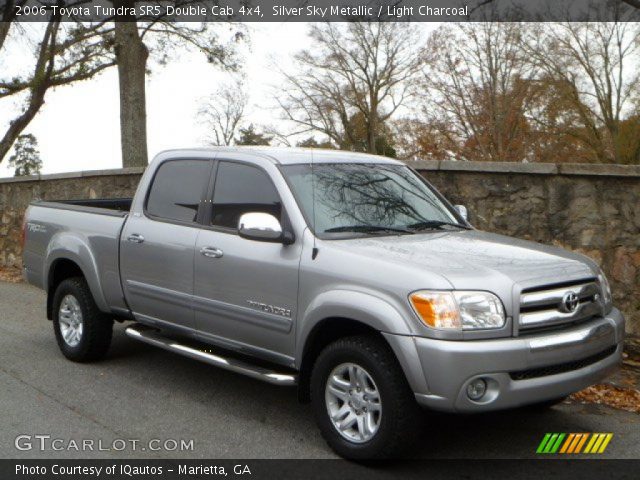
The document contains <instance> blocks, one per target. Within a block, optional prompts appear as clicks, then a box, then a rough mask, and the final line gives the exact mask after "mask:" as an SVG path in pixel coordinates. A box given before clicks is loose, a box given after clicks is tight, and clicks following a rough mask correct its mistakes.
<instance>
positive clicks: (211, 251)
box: [200, 247, 223, 258]
mask: <svg viewBox="0 0 640 480" xmlns="http://www.w3.org/2000/svg"><path fill="white" fill-rule="evenodd" d="M200 253H201V254H202V255H204V256H205V257H209V258H220V257H221V256H222V255H223V252H222V250H220V249H219V248H216V247H202V248H201V249H200Z"/></svg>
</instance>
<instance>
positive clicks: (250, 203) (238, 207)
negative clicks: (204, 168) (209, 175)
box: [211, 162, 282, 229]
mask: <svg viewBox="0 0 640 480" xmlns="http://www.w3.org/2000/svg"><path fill="white" fill-rule="evenodd" d="M212 203H213V205H212V208H213V209H212V217H211V225H215V226H218V227H225V228H233V229H235V228H237V227H238V220H239V219H240V216H241V215H242V214H244V213H248V212H264V213H270V214H271V215H273V216H275V217H276V218H278V219H279V218H280V212H281V209H282V207H281V203H280V196H279V195H278V191H277V190H276V187H275V186H274V185H273V182H272V181H271V179H270V178H269V176H268V175H267V174H266V173H265V172H264V171H262V170H260V169H259V168H256V167H252V166H250V165H245V164H242V163H233V162H220V164H219V166H218V173H217V176H216V184H215V187H214V189H213V202H212Z"/></svg>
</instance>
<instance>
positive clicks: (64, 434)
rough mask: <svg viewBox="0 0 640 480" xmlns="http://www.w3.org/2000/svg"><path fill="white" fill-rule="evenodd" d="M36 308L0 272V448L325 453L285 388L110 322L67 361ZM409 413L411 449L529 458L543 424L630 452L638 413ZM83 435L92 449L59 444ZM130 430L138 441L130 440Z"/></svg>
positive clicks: (204, 454)
mask: <svg viewBox="0 0 640 480" xmlns="http://www.w3.org/2000/svg"><path fill="white" fill-rule="evenodd" d="M44 308H45V295H44V293H43V292H41V291H39V290H37V289H35V288H33V287H30V286H27V285H24V284H9V283H0V458H78V457H86V458H123V457H126V458H150V457H151V458H163V457H166V458H220V459H224V458H331V457H333V454H332V453H331V451H330V450H329V449H328V447H327V446H326V445H325V443H324V441H323V440H322V438H321V437H320V435H319V433H318V431H317V429H316V427H315V424H314V421H313V418H312V415H311V411H310V408H309V406H308V405H301V404H299V403H298V401H297V399H296V393H295V390H294V389H292V388H284V387H277V386H271V385H268V384H264V383H262V382H259V381H256V380H252V379H250V378H246V377H243V376H240V375H237V374H233V373H230V372H225V371H222V370H219V369H216V368H214V367H211V366H208V365H205V364H201V363H198V362H196V361H193V360H190V359H187V358H182V357H180V356H177V355H175V354H171V353H169V352H165V351H162V350H158V349H155V348H154V347H151V346H147V345H144V344H142V343H139V342H135V341H134V340H131V339H129V338H127V337H126V336H125V335H124V332H123V327H122V325H117V326H116V331H115V333H114V341H113V344H112V348H111V351H110V354H109V356H108V357H107V358H106V359H105V360H104V361H102V362H99V363H95V364H74V363H72V362H69V361H67V360H66V359H65V358H64V357H63V356H62V355H61V354H60V353H59V351H58V347H57V345H56V342H55V339H54V336H53V330H52V326H51V322H49V321H48V320H46V318H45V313H44ZM420 421H422V422H423V424H424V427H423V432H424V433H423V435H422V436H421V438H419V439H418V440H417V445H419V446H420V447H419V448H417V449H416V451H415V453H414V454H413V455H414V456H416V457H418V458H479V459H485V458H531V457H535V449H536V447H537V445H538V443H539V442H540V440H541V439H542V437H543V435H544V434H545V433H546V432H612V433H613V434H614V437H613V440H612V441H611V443H610V445H609V447H608V448H607V451H606V452H605V454H603V455H601V456H600V458H636V459H637V458H640V415H637V414H633V413H627V412H622V411H617V410H613V409H610V408H608V407H602V406H596V405H564V404H563V405H561V406H557V407H554V408H553V409H551V410H548V411H546V412H542V413H532V412H522V411H513V412H502V413H496V414H485V415H476V416H453V415H433V414H431V415H426V416H425V418H424V419H421V420H420ZM39 434H44V435H50V436H51V439H54V438H58V439H62V442H58V443H57V444H56V445H57V447H61V446H62V447H63V448H64V450H62V451H53V450H50V449H48V450H45V451H40V449H39V448H35V447H36V446H37V445H38V444H39V441H38V440H37V439H34V437H33V436H34V435H39ZM19 435H29V436H31V437H29V438H30V439H31V443H32V445H33V446H34V448H32V449H30V450H24V451H23V450H18V449H17V448H16V447H15V440H16V437H17V436H19ZM86 439H88V440H93V441H94V450H93V451H85V452H83V453H78V452H77V451H75V450H74V449H73V446H71V447H69V445H70V443H69V442H70V441H71V440H74V441H75V442H77V443H78V444H81V442H82V441H83V440H86ZM116 439H123V440H126V443H127V446H126V447H125V449H124V450H122V451H114V450H111V451H105V450H102V451H98V450H97V448H98V442H102V444H101V445H102V446H101V448H108V447H111V446H112V442H113V441H114V440H116ZM131 439H135V440H139V443H138V444H137V448H138V449H137V450H134V449H133V448H132V447H131V442H130V440H131ZM153 439H159V440H161V441H164V440H166V439H174V440H180V439H184V440H187V443H188V441H190V440H193V449H192V451H182V452H181V451H169V452H167V451H159V452H156V451H150V450H149V449H148V448H147V447H146V446H148V445H149V443H148V441H149V440H153ZM22 442H23V443H22V444H21V446H22V447H23V448H25V447H26V446H27V445H26V444H25V443H24V442H25V440H22ZM45 443H46V444H47V445H48V446H49V447H51V444H50V441H49V440H45ZM71 445H73V442H72V443H71ZM113 445H115V446H116V448H118V449H120V448H121V447H122V442H116V443H115V444H113ZM152 446H153V447H154V448H156V447H158V443H157V442H153V445H152ZM169 447H170V448H173V444H172V443H171V442H169ZM67 448H71V449H70V450H69V449H67ZM140 448H146V450H144V451H143V450H141V449H140ZM581 457H586V456H585V455H581Z"/></svg>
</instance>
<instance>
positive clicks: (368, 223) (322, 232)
mask: <svg viewBox="0 0 640 480" xmlns="http://www.w3.org/2000/svg"><path fill="white" fill-rule="evenodd" d="M282 171H283V172H284V175H285V176H286V177H287V179H288V181H289V184H290V186H291V188H292V190H293V193H294V195H295V196H296V198H297V200H298V203H299V204H300V207H301V208H302V210H303V213H304V215H305V217H306V218H307V221H308V222H310V225H311V227H312V229H313V231H314V233H315V234H316V235H317V236H319V237H320V238H336V237H344V236H353V235H354V234H355V235H381V234H395V235H397V234H403V233H406V234H409V233H415V232H416V231H418V230H428V229H436V228H442V227H443V226H453V227H461V228H468V227H467V226H466V225H458V220H457V219H456V218H455V216H454V215H453V214H452V213H451V212H450V211H449V210H448V209H447V207H445V205H444V204H443V203H442V202H441V201H440V199H439V198H438V197H437V195H436V194H435V193H434V192H433V191H431V189H430V188H429V187H428V186H427V185H426V184H425V183H424V182H422V180H421V179H420V178H418V177H417V175H416V174H415V173H414V172H413V171H411V170H410V169H409V168H408V167H406V166H404V165H388V164H375V165H372V164H359V163H316V164H314V165H313V168H312V167H311V165H310V164H299V165H285V166H283V167H282ZM314 191H315V195H314Z"/></svg>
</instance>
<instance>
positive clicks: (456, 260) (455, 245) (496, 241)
mask: <svg viewBox="0 0 640 480" xmlns="http://www.w3.org/2000/svg"><path fill="white" fill-rule="evenodd" d="M339 243H343V242H339ZM343 244H349V247H353V250H352V249H351V248H350V250H351V251H352V252H353V251H354V250H355V251H356V252H358V254H361V255H365V256H370V257H374V258H375V259H376V261H380V260H382V261H385V262H392V263H400V264H403V266H405V267H406V266H412V267H414V268H417V269H420V270H422V271H425V273H426V272H432V273H434V274H438V275H440V276H442V277H444V278H445V279H446V280H448V281H449V283H450V284H451V287H452V288H455V289H474V290H483V289H487V290H489V289H491V288H490V285H491V283H493V286H494V287H497V286H498V285H495V284H496V283H498V284H500V286H501V287H502V288H500V290H503V291H504V290H506V289H507V288H508V289H509V290H511V287H513V284H514V283H517V284H520V285H521V286H523V287H524V286H530V285H535V284H540V285H542V284H546V283H558V282H563V281H569V280H573V279H582V278H585V277H592V276H594V271H595V268H596V267H595V264H594V263H593V262H592V261H591V260H590V259H588V258H587V257H585V256H583V255H580V254H576V253H573V252H569V251H567V250H563V249H561V248H557V247H551V246H546V245H542V244H539V243H534V242H530V241H526V240H519V239H515V238H512V237H507V236H504V235H497V234H493V233H488V232H482V231H479V230H461V231H446V232H444V231H443V232H425V233H419V234H414V235H399V236H384V237H367V238H359V239H352V240H347V241H346V242H344V243H343ZM345 246H346V245H345Z"/></svg>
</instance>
